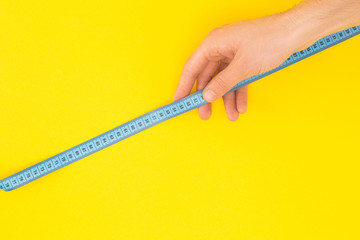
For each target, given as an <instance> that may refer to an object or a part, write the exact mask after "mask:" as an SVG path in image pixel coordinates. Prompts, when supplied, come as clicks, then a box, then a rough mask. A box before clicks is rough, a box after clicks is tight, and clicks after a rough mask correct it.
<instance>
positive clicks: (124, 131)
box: [0, 26, 360, 191]
mask: <svg viewBox="0 0 360 240" xmlns="http://www.w3.org/2000/svg"><path fill="white" fill-rule="evenodd" d="M359 33H360V26H357V27H352V28H349V29H346V30H343V31H340V32H337V33H334V34H331V35H329V36H327V37H324V38H322V39H320V40H319V41H317V42H316V43H314V44H313V45H311V46H310V47H309V48H307V49H305V50H302V51H299V52H296V53H294V54H292V55H291V56H290V57H289V58H288V59H287V60H286V61H285V62H284V63H282V64H281V65H280V66H278V67H276V68H274V69H272V70H270V71H268V72H264V73H261V74H259V75H255V76H252V77H250V78H248V79H246V80H243V81H241V82H240V83H238V84H236V85H235V87H234V88H233V89H231V90H230V91H229V92H232V91H235V90H237V89H239V88H241V87H244V86H246V85H248V84H250V83H252V82H255V81H257V80H259V79H262V78H264V77H266V76H268V75H270V74H272V73H274V72H277V71H279V70H281V69H283V68H286V67H288V66H290V65H292V64H294V63H296V62H299V61H301V60H303V59H305V58H308V57H310V56H312V55H314V54H316V53H318V52H321V51H323V50H325V49H327V48H329V47H332V46H334V45H336V44H338V43H340V42H343V41H345V40H347V39H349V38H351V37H354V36H356V35H358V34H359ZM202 92H203V90H200V91H197V92H195V93H193V94H191V95H189V96H187V97H185V98H183V99H180V100H178V101H176V102H173V103H170V104H168V105H165V106H163V107H160V108H158V109H155V110H153V111H151V112H149V113H146V114H144V115H142V116H140V117H138V118H135V119H133V120H131V121H129V122H127V123H124V124H122V125H120V126H118V127H116V128H114V129H112V130H110V131H108V132H105V133H103V134H101V135H99V136H97V137H94V138H92V139H90V140H88V141H86V142H84V143H81V144H79V145H77V146H75V147H72V148H70V149H68V150H66V151H64V152H61V153H59V154H57V155H55V156H53V157H50V158H49V159H47V160H44V161H42V162H40V163H38V164H35V165H33V166H31V167H29V168H26V169H25V170H22V171H20V172H18V173H15V174H13V175H11V176H9V177H7V178H5V179H3V180H0V189H2V190H5V191H11V190H14V189H16V188H19V187H21V186H23V185H25V184H27V183H30V182H32V181H34V180H36V179H38V178H40V177H42V176H45V175H47V174H49V173H51V172H54V171H56V170H58V169H60V168H63V167H65V166H67V165H69V164H71V163H73V162H75V161H78V160H80V159H82V158H84V157H87V156H89V155H91V154H93V153H95V152H98V151H100V150H102V149H104V148H106V147H108V146H110V145H113V144H115V143H117V142H120V141H122V140H124V139H126V138H128V137H130V136H132V135H134V134H136V133H139V132H142V131H144V130H145V129H148V128H150V127H152V126H155V125H157V124H159V123H161V122H164V121H166V120H168V119H171V118H173V117H176V116H178V115H180V114H183V113H185V112H188V111H190V110H193V109H195V108H198V107H200V106H202V105H204V104H206V103H207V102H206V101H205V100H204V99H203V97H202Z"/></svg>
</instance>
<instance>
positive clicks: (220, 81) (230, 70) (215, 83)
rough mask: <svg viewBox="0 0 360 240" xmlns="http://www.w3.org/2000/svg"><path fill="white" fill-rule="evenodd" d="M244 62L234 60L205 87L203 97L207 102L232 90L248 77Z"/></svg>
mask: <svg viewBox="0 0 360 240" xmlns="http://www.w3.org/2000/svg"><path fill="white" fill-rule="evenodd" d="M241 65H242V64H239V62H237V63H236V61H232V62H231V63H230V64H229V66H228V67H227V68H225V69H224V70H223V71H221V72H220V73H218V74H217V75H216V76H215V77H214V78H213V79H212V80H211V81H210V82H209V84H208V85H207V86H206V87H205V89H204V93H203V97H204V99H205V101H207V102H214V101H216V100H217V99H219V98H221V97H222V96H223V95H225V94H226V93H227V92H228V91H230V90H231V88H233V87H234V86H235V85H236V84H237V83H238V82H240V81H242V80H243V79H245V78H246V75H248V74H246V73H245V72H248V71H247V70H246V69H244V68H243V67H242V66H241Z"/></svg>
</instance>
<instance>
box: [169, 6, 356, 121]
mask: <svg viewBox="0 0 360 240" xmlns="http://www.w3.org/2000/svg"><path fill="white" fill-rule="evenodd" d="M330 1H332V3H333V4H332V5H331V7H328V8H327V7H326V6H327V5H329V4H328V3H329V1H312V0H310V1H305V3H304V4H301V5H300V6H299V7H297V8H294V9H292V10H289V11H287V12H284V13H279V14H275V15H271V16H267V17H263V18H259V19H254V20H247V21H243V22H238V23H234V24H230V25H225V26H223V27H220V28H218V29H215V30H213V31H211V32H210V34H209V35H208V36H207V37H206V38H205V39H204V41H203V42H202V43H201V45H200V46H199V47H198V49H197V50H196V51H195V52H194V53H193V55H192V56H191V57H190V58H189V59H188V61H187V62H186V64H185V66H184V68H183V71H182V74H181V77H180V82H179V85H178V87H177V89H176V92H175V96H174V100H178V99H180V98H183V97H185V96H187V95H188V94H189V93H190V91H191V89H192V87H193V85H194V83H195V81H196V79H197V86H196V88H197V90H200V89H203V88H204V92H203V97H204V99H205V100H206V101H208V102H210V103H211V102H214V101H215V100H217V99H219V98H220V97H222V96H223V95H224V94H226V93H227V92H228V91H229V90H230V89H231V88H232V87H234V86H235V85H236V84H237V83H238V82H240V81H242V80H245V79H247V78H249V77H251V76H253V75H256V74H260V73H263V72H265V71H268V70H271V69H273V68H275V67H277V66H278V65H280V64H281V63H283V62H284V61H285V60H286V59H287V58H288V57H289V56H290V55H291V54H292V53H294V52H296V51H299V50H301V49H304V48H307V47H308V46H310V45H311V44H312V43H314V42H315V41H317V40H318V39H320V38H321V37H323V36H325V35H326V34H329V33H331V32H334V31H335V30H340V29H341V28H344V27H345V26H347V24H349V23H346V22H344V24H342V25H341V24H340V23H339V19H340V17H338V18H335V17H334V20H333V22H331V18H330V17H329V20H326V21H325V20H324V19H326V18H324V16H323V15H325V16H326V14H328V15H330V14H333V13H334V9H335V10H336V6H335V4H334V3H338V4H339V8H340V7H341V8H344V6H343V5H344V2H351V1H352V2H354V0H351V1H342V0H330ZM321 3H322V4H324V5H320V6H316V9H320V10H319V11H321V12H315V13H314V10H313V9H314V6H313V4H321ZM326 4H327V5H326ZM357 10H360V9H357ZM335 20H336V21H335ZM335 22H336V24H335ZM216 72H217V74H216V75H215V73H216ZM214 75H215V76H214ZM223 100H224V105H225V109H226V113H227V116H228V118H229V120H231V121H236V120H237V119H238V116H239V113H245V112H246V109H247V87H244V88H241V89H239V90H237V91H236V92H232V93H229V94H227V95H225V96H223ZM210 103H209V104H206V105H204V106H202V107H200V108H199V115H200V117H201V118H202V119H204V120H206V119H208V118H210V116H211V105H210Z"/></svg>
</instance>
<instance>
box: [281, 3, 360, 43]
mask: <svg viewBox="0 0 360 240" xmlns="http://www.w3.org/2000/svg"><path fill="white" fill-rule="evenodd" d="M282 14H283V16H284V18H285V19H287V20H288V21H289V24H290V26H291V28H292V29H291V32H292V33H293V35H292V36H293V37H294V41H296V40H295V39H297V41H299V44H301V43H304V42H314V41H316V40H318V39H320V38H321V37H324V36H326V35H329V34H331V33H334V32H337V31H340V30H344V29H346V28H349V27H353V26H357V25H360V0H306V1H304V2H302V3H300V4H299V5H297V6H296V7H294V8H293V9H290V10H289V11H287V12H284V13H282Z"/></svg>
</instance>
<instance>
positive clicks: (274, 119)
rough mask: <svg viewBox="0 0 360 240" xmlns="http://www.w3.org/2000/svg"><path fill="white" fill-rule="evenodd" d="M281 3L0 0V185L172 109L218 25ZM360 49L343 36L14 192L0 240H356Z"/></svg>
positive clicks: (6, 199) (5, 204)
mask: <svg viewBox="0 0 360 240" xmlns="http://www.w3.org/2000/svg"><path fill="white" fill-rule="evenodd" d="M297 2H299V1H295V0H292V1H289V0H274V1H267V0H240V1H239V0H231V1H209V0H207V1H194V0H191V1H190V0H185V1H176V2H172V1H115V0H114V1H104V0H103V1H80V0H76V1H74V0H72V1H64V0H57V1H53V0H52V1H49V0H46V1H12V0H6V1H5V0H4V1H1V2H0V83H1V86H0V136H1V137H0V146H1V150H0V178H4V177H7V176H8V175H10V174H13V173H15V172H17V171H19V170H22V169H24V168H25V167H28V166H31V165H33V164H35V163H37V162H39V161H42V160H44V159H46V158H48V157H51V156H52V155H55V154H57V153H59V152H61V151H63V150H66V149H68V148H70V147H72V146H74V145H76V144H78V143H81V142H83V141H85V140H87V139H89V138H92V137H94V136H96V135H98V134H100V133H102V132H105V131H107V130H109V129H111V128H113V127H116V126H118V125H120V124H122V123H124V122H126V121H128V120H131V119H132V118H134V117H137V116H139V115H142V114H144V113H146V112H148V111H150V110H152V109H154V108H157V107H160V106H162V105H164V104H167V103H170V102H171V101H172V96H173V93H174V90H175V88H176V85H177V82H178V79H179V76H180V72H181V69H182V66H183V64H184V63H185V61H186V59H187V58H188V57H189V56H190V54H191V53H192V52H193V51H194V50H195V49H196V47H197V46H198V45H199V43H200V42H201V41H202V39H203V38H204V37H205V36H206V35H207V33H208V32H209V31H210V30H211V29H213V28H215V27H219V26H221V25H223V24H226V23H232V22H235V21H240V20H244V19H248V18H255V17H260V16H264V15H268V14H272V13H276V12H279V11H283V10H286V9H288V8H290V7H292V6H294V5H295V4H296V3H297ZM359 50H360V37H357V38H354V39H351V40H349V41H347V42H346V43H343V44H341V45H339V46H336V47H335V48H332V49H329V50H327V51H326V52H323V53H321V54H319V55H316V56H313V57H312V58H310V59H307V60H306V61H303V62H301V63H298V64H296V65H295V66H292V67H290V68H287V69H285V70H283V71H281V72H279V73H276V74H274V75H272V76H270V77H267V78H266V79H263V80H261V81H259V82H257V83H254V84H252V85H251V86H250V92H249V94H250V99H249V111H248V113H247V114H245V115H243V116H241V117H240V119H239V120H238V121H237V122H235V123H233V122H229V121H228V120H227V119H226V115H225V112H224V109H223V107H222V102H221V101H219V102H217V103H216V104H215V106H214V115H213V117H212V119H211V120H209V121H207V122H203V121H201V120H200V119H199V117H198V116H197V112H196V111H192V112H190V113H187V114H184V115H182V116H179V117H177V118H175V119H172V120H170V121H167V122H165V123H162V124H160V125H158V126H156V127H153V128H151V129H149V130H147V131H145V132H143V133H140V134H138V135H136V136H133V137H131V138H129V139H127V140H125V141H123V142H121V143H118V144H116V145H113V146H111V147H109V148H108V149H106V150H103V151H101V152H98V153H96V154H94V155H92V156H90V157H87V158H86V159H83V160H81V161H79V162H77V163H75V164H72V165H70V166H68V167H66V168H64V169H62V170H60V171H57V172H55V173H53V174H51V175H48V176H46V177H44V178H42V179H40V180H37V181H36V182H33V183H31V184H29V185H27V186H25V187H22V188H20V189H18V190H16V191H13V192H9V193H7V192H3V191H1V192H0V210H1V211H0V239H4V240H5V239H6V240H7V239H11V240H12V239H244V240H247V239H249V240H250V239H251V240H256V239H264V240H265V239H266V240H268V239H302V240H303V239H359V237H360V236H359V233H358V229H356V228H357V227H358V223H359V222H358V221H359V218H358V216H359V214H360V211H359V200H360V199H359V196H358V192H359V183H360V181H359V170H360V166H359V134H360V130H359V120H360V115H359V105H360V98H359V90H360V83H359V55H358V53H359Z"/></svg>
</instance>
